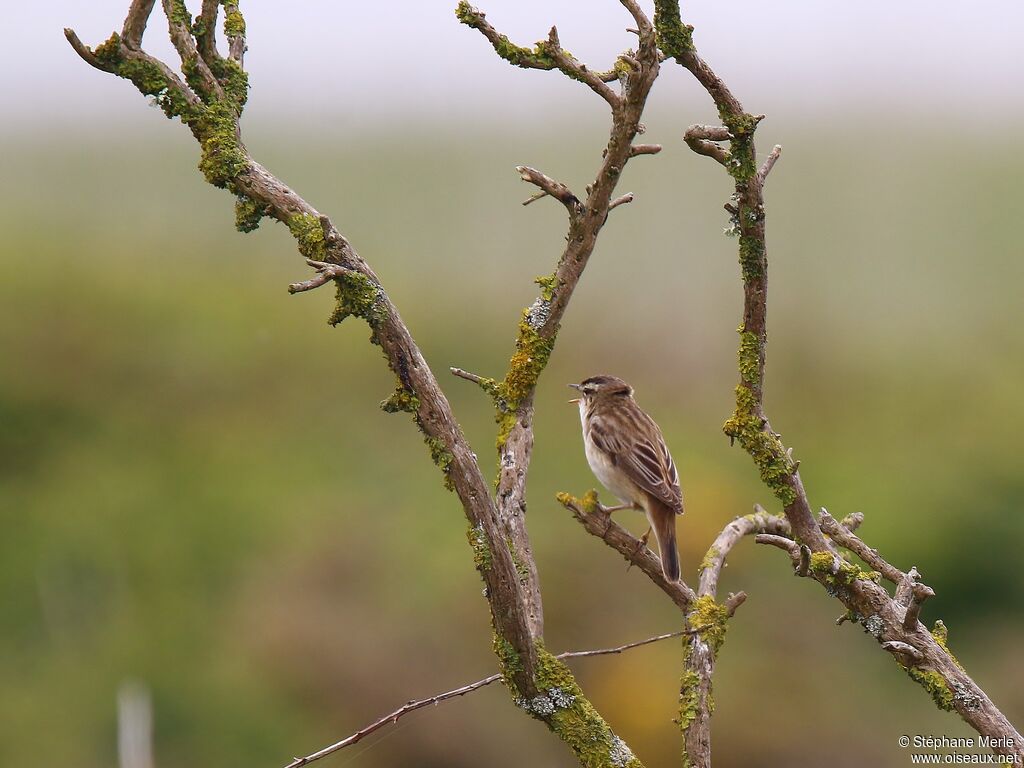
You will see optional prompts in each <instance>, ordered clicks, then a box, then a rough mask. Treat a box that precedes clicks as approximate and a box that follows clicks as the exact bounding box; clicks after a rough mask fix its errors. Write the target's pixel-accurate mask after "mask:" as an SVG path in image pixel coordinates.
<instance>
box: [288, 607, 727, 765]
mask: <svg viewBox="0 0 1024 768" xmlns="http://www.w3.org/2000/svg"><path fill="white" fill-rule="evenodd" d="M744 597H745V596H744ZM740 602H743V601H742V600H740ZM705 629H707V626H700V627H691V628H689V629H680V630H676V631H675V632H666V633H664V634H662V635H655V636H654V637H648V638H646V639H644V640H637V641H636V642H632V643H626V644H625V645H617V646H615V647H614V648H600V649H595V650H591V651H566V652H564V653H560V654H558V655H557V656H556V657H555V658H557V659H563V660H564V659H582V658H586V657H590V656H608V655H611V654H617V653H622V652H623V651H628V650H631V649H633V648H639V647H641V646H644V645H651V644H652V643H657V642H660V641H662V640H669V639H671V638H673V637H683V636H684V635H694V634H697V633H699V632H703V631H704V630H705ZM500 679H501V673H500V672H496V673H495V674H493V675H489V676H487V677H485V678H483V679H482V680H477V681H476V682H475V683H469V684H468V685H463V686H460V687H459V688H455V689H453V690H450V691H445V692H444V693H438V694H436V695H434V696H430V697H428V698H426V699H416V700H413V701H409V702H407V703H406V704H404V705H402V706H401V707H399V708H398V709H396V710H395V711H394V712H391V713H389V714H387V715H385V716H384V717H382V718H380V719H379V720H375V721H374V722H372V723H370V724H369V725H368V726H366V727H365V728H362V729H360V730H358V731H356V732H355V733H353V734H352V735H351V736H347V737H345V738H344V739H342V740H341V741H337V742H335V743H334V744H331V745H329V746H326V747H324V748H323V749H320V750H317V751H316V752H313V753H311V754H309V755H306V756H305V757H296V758H295V759H294V760H292V762H290V763H288V765H287V766H285V768H301V766H304V765H309V764H310V763H312V762H315V761H317V760H320V759H321V758H324V757H327V756H328V755H331V754H334V753H335V752H338V751H340V750H342V749H344V748H345V747H350V746H352V745H353V744H356V743H357V742H359V741H361V740H362V739H365V738H366V737H367V736H369V735H370V734H371V733H374V732H375V731H378V730H380V729H381V728H383V727H384V726H385V725H388V724H389V723H392V724H393V723H397V722H398V720H399V718H401V717H403V716H404V715H407V714H409V713H410V712H415V711H416V710H417V709H423V708H424V707H426V706H429V705H431V704H440V703H441V702H442V701H448V700H449V699H454V698H457V697H459V696H465V695H466V694H467V693H472V692H473V691H477V690H479V689H481V688H484V687H486V686H488V685H490V684H491V683H496V682H497V681H498V680H500Z"/></svg>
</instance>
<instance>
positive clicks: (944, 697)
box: [904, 667, 954, 712]
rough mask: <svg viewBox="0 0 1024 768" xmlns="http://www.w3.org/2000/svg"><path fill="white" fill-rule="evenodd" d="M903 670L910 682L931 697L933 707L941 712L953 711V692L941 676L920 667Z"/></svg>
mask: <svg viewBox="0 0 1024 768" xmlns="http://www.w3.org/2000/svg"><path fill="white" fill-rule="evenodd" d="M904 669H906V671H907V674H908V675H910V679H911V680H913V681H914V682H915V683H917V684H918V685H920V686H921V687H922V688H924V689H925V690H926V691H927V692H928V695H929V696H931V697H932V701H934V702H935V706H937V707H938V708H939V709H941V710H942V711H943V712H952V711H953V709H954V707H953V701H954V697H953V691H951V690H950V689H949V686H948V685H947V684H946V681H945V679H944V678H943V677H942V675H940V674H939V673H938V672H936V671H934V670H931V669H921V668H920V667H904Z"/></svg>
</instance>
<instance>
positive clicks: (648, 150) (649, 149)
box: [629, 144, 661, 157]
mask: <svg viewBox="0 0 1024 768" xmlns="http://www.w3.org/2000/svg"><path fill="white" fill-rule="evenodd" d="M659 152H661V144H634V145H633V146H632V147H630V148H629V156H630V157H636V156H637V155H656V154H658V153H659Z"/></svg>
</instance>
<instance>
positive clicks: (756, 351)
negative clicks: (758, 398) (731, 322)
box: [736, 325, 761, 387]
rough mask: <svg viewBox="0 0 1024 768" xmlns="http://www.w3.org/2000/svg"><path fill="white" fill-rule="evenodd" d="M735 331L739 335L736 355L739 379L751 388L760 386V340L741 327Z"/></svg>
mask: <svg viewBox="0 0 1024 768" xmlns="http://www.w3.org/2000/svg"><path fill="white" fill-rule="evenodd" d="M736 330H737V331H738V332H739V334H740V348H739V352H738V354H737V358H738V362H739V369H740V378H742V379H743V381H744V382H746V383H747V384H749V385H751V386H754V387H757V386H760V385H761V340H760V339H759V338H758V337H757V334H755V333H750V332H748V331H747V330H746V329H745V328H744V327H743V326H742V325H741V326H740V327H739V328H737V329H736Z"/></svg>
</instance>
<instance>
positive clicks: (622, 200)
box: [608, 192, 633, 211]
mask: <svg viewBox="0 0 1024 768" xmlns="http://www.w3.org/2000/svg"><path fill="white" fill-rule="evenodd" d="M632 202H633V193H632V192H627V193H626V194H624V195H622V197H617V198H615V199H614V200H612V201H611V202H610V203H608V210H609V211H610V210H612V209H613V208H618V207H619V206H620V205H625V204H626V203H632Z"/></svg>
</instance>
